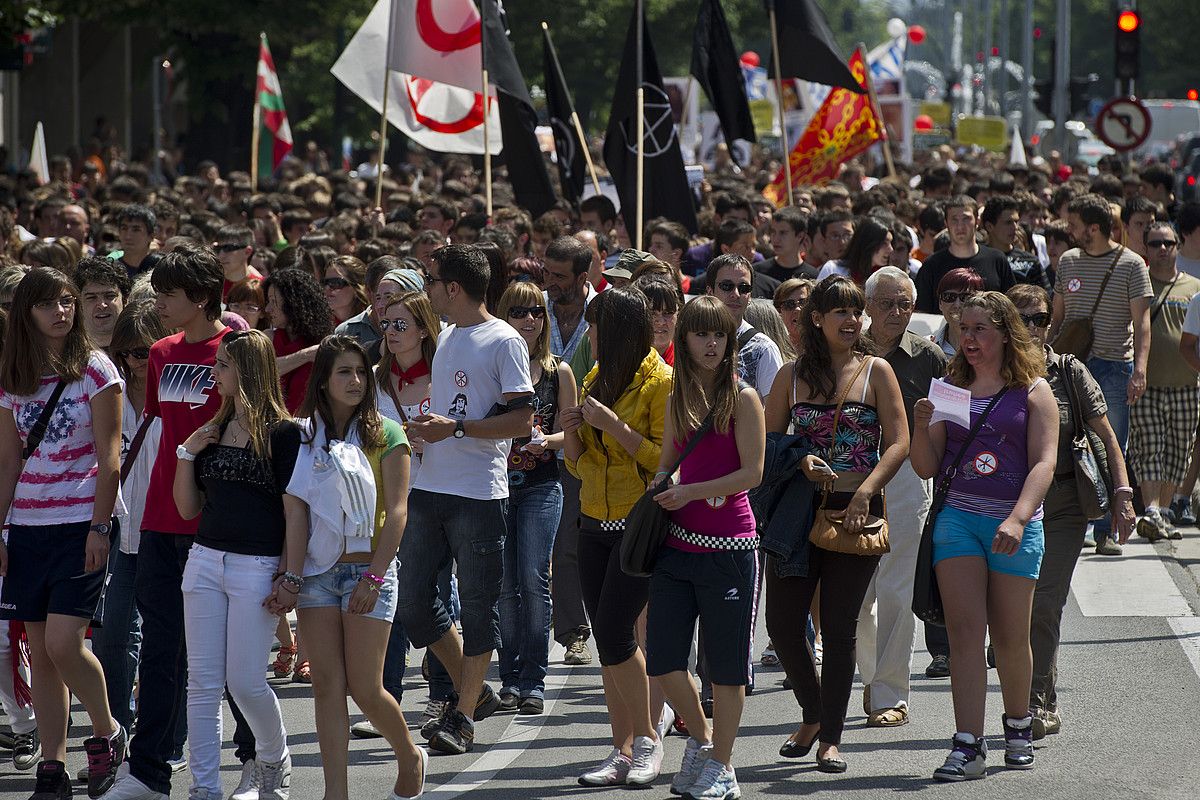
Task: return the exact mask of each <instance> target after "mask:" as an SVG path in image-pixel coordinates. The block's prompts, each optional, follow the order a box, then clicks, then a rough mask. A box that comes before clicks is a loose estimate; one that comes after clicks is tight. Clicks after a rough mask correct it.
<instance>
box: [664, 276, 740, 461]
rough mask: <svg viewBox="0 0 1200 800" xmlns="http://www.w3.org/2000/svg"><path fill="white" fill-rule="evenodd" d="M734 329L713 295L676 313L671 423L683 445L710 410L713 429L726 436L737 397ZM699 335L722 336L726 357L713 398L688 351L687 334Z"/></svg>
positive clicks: (725, 312) (719, 368) (728, 315)
mask: <svg viewBox="0 0 1200 800" xmlns="http://www.w3.org/2000/svg"><path fill="white" fill-rule="evenodd" d="M737 327H738V326H737V322H736V321H735V320H734V318H733V314H731V313H729V309H728V308H726V307H725V304H724V303H722V302H721V301H719V300H717V298H715V297H713V296H712V295H704V296H703V297H697V298H696V299H695V300H693V301H692V302H690V303H688V304H687V305H685V306H684V307H683V310H682V311H680V312H679V320H678V322H676V323H675V383H674V385H673V386H672V387H671V423H672V424H673V425H674V428H675V438H676V439H677V440H679V441H682V440H683V438H684V437H685V436H686V435H687V434H689V433H691V432H692V431H694V430H696V429H697V428H699V427H700V424H701V423H702V422H703V421H704V418H705V417H706V416H708V412H709V410H710V409H711V410H712V412H713V427H714V428H715V429H716V430H717V431H719V432H720V433H723V434H724V433H728V432H729V423H730V422H731V421H732V420H733V412H734V409H735V408H737V395H738V388H737V386H738V376H737V355H738V346H737ZM700 331H712V332H717V333H723V334H725V354H724V355H723V356H722V357H721V363H720V364H718V365H717V379H716V382H715V383H714V384H713V395H712V397H709V396H708V394H707V393H706V392H705V391H704V382H703V381H702V380H701V379H700V370H699V368H698V367H697V366H696V365H695V364H693V363H692V356H691V353H690V352H689V351H688V345H687V337H688V334H689V333H695V332H700Z"/></svg>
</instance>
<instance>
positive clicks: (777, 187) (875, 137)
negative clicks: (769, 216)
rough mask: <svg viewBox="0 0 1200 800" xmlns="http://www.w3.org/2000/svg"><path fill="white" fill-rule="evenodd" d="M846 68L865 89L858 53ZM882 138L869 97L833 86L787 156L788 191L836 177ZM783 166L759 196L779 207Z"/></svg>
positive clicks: (782, 199) (784, 182)
mask: <svg viewBox="0 0 1200 800" xmlns="http://www.w3.org/2000/svg"><path fill="white" fill-rule="evenodd" d="M848 66H849V67H850V72H851V74H852V75H854V77H855V78H856V79H857V80H858V82H859V84H861V85H863V86H866V74H867V67H866V63H865V62H864V61H863V54H862V51H861V50H855V51H854V54H853V55H852V56H850V61H849V64H848ZM882 138H883V125H882V124H881V122H880V120H879V117H878V116H876V114H875V109H874V107H873V106H872V105H871V96H870V94H869V93H867V92H866V91H864V92H863V93H862V94H856V93H854V92H851V91H849V90H847V89H842V88H839V87H835V88H834V89H833V91H831V92H830V93H829V96H828V97H826V98H825V102H824V103H822V104H821V107H820V108H818V109H817V113H816V114H814V115H813V118H812V121H811V122H809V123H808V127H807V128H805V129H804V133H803V134H801V136H800V139H799V141H797V142H796V146H795V147H793V148H792V152H791V153H790V154H789V156H788V160H789V161H790V162H791V167H792V188H796V187H797V186H803V185H805V184H814V183H825V182H826V181H831V180H833V179H834V178H836V177H837V174H838V168H839V167H840V166H841V165H842V163H843V162H845V161H849V160H850V159H851V158H854V157H855V156H856V155H858V154H859V153H861V152H863V151H864V150H866V149H868V148H869V147H871V145H873V144H875V143H876V142H878V141H879V140H880V139H882ZM784 175H785V172H784V169H783V167H780V168H779V172H778V173H777V174H776V175H775V179H774V180H772V181H771V182H770V183H769V184H768V185H767V187H766V188H765V189H763V196H764V197H766V198H767V199H768V200H770V201H771V202H772V203H774V204H775V205H776V206H782V205H784V204H786V203H787V195H788V192H787V179H786V178H785V177H784Z"/></svg>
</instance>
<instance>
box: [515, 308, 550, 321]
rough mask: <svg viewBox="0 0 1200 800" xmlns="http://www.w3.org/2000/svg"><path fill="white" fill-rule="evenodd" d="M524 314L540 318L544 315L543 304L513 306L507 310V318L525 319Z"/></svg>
mask: <svg viewBox="0 0 1200 800" xmlns="http://www.w3.org/2000/svg"><path fill="white" fill-rule="evenodd" d="M526 316H531V317H533V318H534V319H541V318H542V317H544V316H546V307H545V306H513V307H512V308H510V309H509V310H508V318H509V319H525V317H526Z"/></svg>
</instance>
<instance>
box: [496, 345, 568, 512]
mask: <svg viewBox="0 0 1200 800" xmlns="http://www.w3.org/2000/svg"><path fill="white" fill-rule="evenodd" d="M558 364H559V359H558V358H557V357H554V368H553V369H543V370H542V377H541V378H539V379H538V382H537V383H535V384H534V385H533V424H534V425H536V426H538V427H539V428H541V429H542V434H543V435H545V436H549V435H550V434H551V433H553V432H554V420H555V419H556V418H557V417H558ZM530 438H531V437H529V436H522V437H521V438H519V439H513V441H512V450H511V451H510V452H509V454H508V485H509V487H510V488H513V489H516V488H518V487H520V486H528V485H530V484H534V483H542V482H543V481H556V480H558V456H557V454H556V453H555V452H554V451H553V450H547V451H545V452H543V453H542V454H541V455H536V456H535V455H534V454H532V453H530V452H529V451H528V450H522V449H521V447H522V445H525V444H528V443H529V440H530Z"/></svg>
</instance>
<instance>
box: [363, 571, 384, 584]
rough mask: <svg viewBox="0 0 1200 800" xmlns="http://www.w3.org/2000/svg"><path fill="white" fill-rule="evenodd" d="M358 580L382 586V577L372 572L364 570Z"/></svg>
mask: <svg viewBox="0 0 1200 800" xmlns="http://www.w3.org/2000/svg"><path fill="white" fill-rule="evenodd" d="M359 580H361V581H370V582H371V583H372V584H374V585H375V586H379V587H382V586H383V578H381V577H379V576H378V575H376V574H375V573H374V572H364V573H363V576H362V577H361V578H359Z"/></svg>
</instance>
